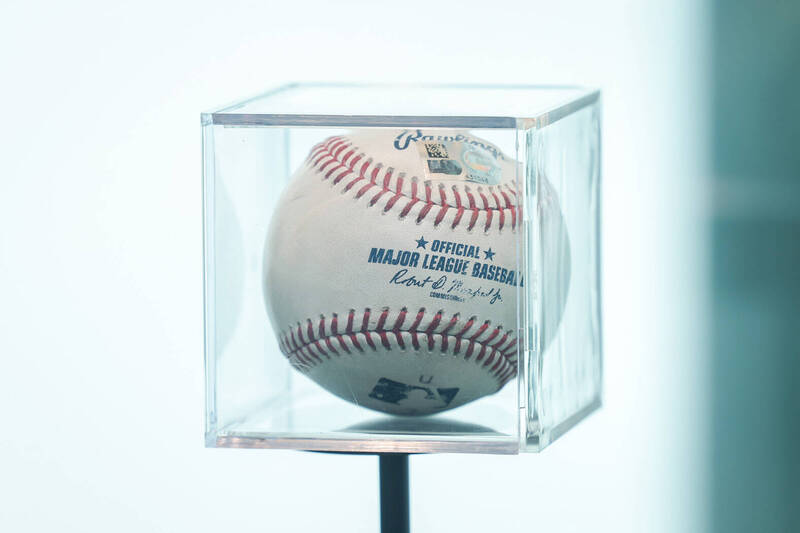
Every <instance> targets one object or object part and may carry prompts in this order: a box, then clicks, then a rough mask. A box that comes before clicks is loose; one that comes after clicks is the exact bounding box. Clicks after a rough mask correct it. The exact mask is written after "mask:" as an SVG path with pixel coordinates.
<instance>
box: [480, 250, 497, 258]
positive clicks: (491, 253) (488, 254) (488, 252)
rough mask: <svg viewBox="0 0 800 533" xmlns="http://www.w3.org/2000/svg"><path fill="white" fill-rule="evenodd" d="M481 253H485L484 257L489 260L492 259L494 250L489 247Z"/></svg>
mask: <svg viewBox="0 0 800 533" xmlns="http://www.w3.org/2000/svg"><path fill="white" fill-rule="evenodd" d="M483 253H484V254H486V257H484V259H489V260H490V261H494V254H495V253H496V252H493V251H492V249H491V248H489V249H488V250H484V251H483Z"/></svg>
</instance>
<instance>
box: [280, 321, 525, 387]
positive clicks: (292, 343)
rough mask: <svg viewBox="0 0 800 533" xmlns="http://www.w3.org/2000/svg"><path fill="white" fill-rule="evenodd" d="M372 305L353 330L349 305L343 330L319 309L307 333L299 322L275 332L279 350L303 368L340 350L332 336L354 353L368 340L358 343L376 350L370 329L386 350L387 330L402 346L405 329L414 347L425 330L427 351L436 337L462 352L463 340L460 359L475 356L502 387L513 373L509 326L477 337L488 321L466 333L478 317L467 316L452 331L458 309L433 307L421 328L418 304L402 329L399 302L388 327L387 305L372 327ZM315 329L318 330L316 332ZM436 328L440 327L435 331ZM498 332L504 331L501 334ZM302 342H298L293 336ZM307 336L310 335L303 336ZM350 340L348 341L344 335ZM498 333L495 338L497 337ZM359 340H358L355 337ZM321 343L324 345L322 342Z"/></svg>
mask: <svg viewBox="0 0 800 533" xmlns="http://www.w3.org/2000/svg"><path fill="white" fill-rule="evenodd" d="M372 315H373V314H372V311H371V310H370V309H369V308H367V309H364V311H363V316H362V317H361V320H360V322H361V324H360V328H359V329H358V330H357V331H356V330H355V329H354V326H355V321H356V319H357V313H356V311H355V310H354V309H351V310H350V311H349V312H348V313H347V326H346V330H345V334H340V333H339V325H338V316H337V314H336V313H333V314H332V315H331V319H330V328H326V318H325V316H324V315H320V318H319V322H318V323H317V324H316V328H315V327H314V326H315V324H314V322H313V321H312V320H311V319H307V320H306V328H305V330H306V332H305V333H306V336H304V335H303V329H304V328H303V327H302V324H301V323H298V324H297V326H293V327H291V328H289V329H288V332H281V333H279V335H278V338H279V342H278V344H279V346H280V348H281V351H282V352H283V353H284V354H285V355H286V357H287V358H288V359H289V361H290V363H291V364H292V365H293V366H295V367H296V368H298V369H299V370H302V371H307V370H309V369H310V368H313V367H314V366H316V365H318V364H320V363H322V362H323V357H324V358H325V359H326V360H328V359H332V356H339V355H341V354H340V350H337V349H336V347H334V344H333V342H334V341H338V343H339V347H340V349H341V352H346V353H347V354H352V353H353V352H352V350H351V349H350V348H351V347H352V348H354V349H355V350H357V351H359V352H362V353H363V352H364V351H365V347H366V346H362V344H361V342H364V343H365V344H366V345H367V346H369V348H371V349H372V350H373V351H376V350H377V348H378V347H377V344H376V342H375V341H374V340H373V338H372V335H373V334H375V335H377V336H378V337H379V340H380V343H381V345H382V346H383V348H385V349H386V350H391V341H390V339H389V335H390V334H392V335H394V337H395V339H396V341H397V344H398V345H399V346H400V349H401V350H405V349H406V343H405V340H404V338H403V337H404V335H408V336H410V337H411V344H412V346H413V348H414V349H415V350H420V348H421V344H420V339H419V337H420V335H424V337H425V344H426V347H427V349H428V350H429V351H434V349H435V348H436V343H437V342H439V343H440V350H441V352H442V353H446V352H447V351H448V349H449V348H450V343H451V342H452V344H453V347H452V352H453V355H461V352H462V346H463V343H464V342H467V348H466V351H465V352H464V354H463V359H464V360H469V359H473V358H474V360H475V362H476V363H478V362H480V364H481V367H483V368H487V369H488V371H489V373H490V374H491V375H492V376H494V377H495V378H496V379H497V381H498V383H499V385H500V387H502V386H503V385H505V383H507V382H508V381H509V380H510V379H511V378H512V377H513V376H514V375H516V368H517V362H516V349H517V339H515V338H511V340H510V342H508V344H507V345H506V346H505V347H504V348H503V345H504V344H505V343H506V342H507V341H508V339H509V336H510V334H511V330H508V331H504V330H503V328H502V327H500V326H496V327H495V328H494V329H493V330H492V331H491V332H490V333H489V334H488V336H487V337H486V338H485V339H481V338H480V337H482V336H483V335H484V334H485V333H486V332H487V330H488V329H489V327H490V324H491V321H489V320H486V321H484V322H483V324H481V326H480V327H479V328H478V329H477V330H476V331H475V332H474V333H473V334H472V335H470V336H469V338H467V339H465V338H464V336H465V335H466V334H467V333H468V332H470V331H471V330H472V328H473V325H474V324H475V323H476V321H477V317H475V316H472V317H470V318H469V319H468V320H467V321H466V323H465V324H464V326H463V327H462V328H461V329H460V330H459V331H457V332H456V333H451V331H454V330H455V329H456V327H457V326H458V324H459V321H460V315H459V314H458V313H456V314H454V315H452V316H451V317H449V318H448V319H445V317H444V313H443V311H441V310H439V311H436V313H434V315H433V317H432V318H431V319H430V322H429V323H428V324H427V325H426V326H425V329H424V331H419V330H418V328H419V326H420V324H421V323H422V321H423V320H424V319H425V315H426V311H425V308H421V309H420V310H419V311H417V313H416V317H415V319H414V322H413V323H412V324H411V325H410V326H409V327H408V329H406V330H404V329H402V327H403V324H404V323H405V322H406V317H407V316H408V309H407V308H405V307H403V308H402V309H400V311H399V312H398V313H397V318H396V319H394V324H393V325H392V326H391V329H388V328H387V323H389V321H390V320H391V316H392V313H391V311H390V309H389V308H388V307H387V308H383V309H382V310H381V312H380V315H379V316H378V320H377V323H376V324H375V327H374V328H371V327H370V318H371V317H372ZM315 329H316V333H315ZM437 330H438V331H437ZM501 333H502V335H501ZM295 334H297V337H299V338H300V342H299V343H298V342H297V337H296V336H295ZM306 337H308V338H306ZM345 337H347V339H348V340H349V341H350V346H348V342H347V340H346V339H345ZM498 338H499V340H498ZM359 340H361V342H359ZM323 344H324V346H323Z"/></svg>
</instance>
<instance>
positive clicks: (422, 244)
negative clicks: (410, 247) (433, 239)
mask: <svg viewBox="0 0 800 533" xmlns="http://www.w3.org/2000/svg"><path fill="white" fill-rule="evenodd" d="M427 244H428V241H426V240H425V236H424V235H423V236H422V237H420V238H419V239H417V248H422V249H423V250H427V248H425V246H426V245H427Z"/></svg>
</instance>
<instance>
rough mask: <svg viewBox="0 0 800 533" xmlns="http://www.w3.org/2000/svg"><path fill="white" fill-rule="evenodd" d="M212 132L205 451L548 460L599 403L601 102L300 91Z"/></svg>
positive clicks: (301, 87) (508, 91)
mask: <svg viewBox="0 0 800 533" xmlns="http://www.w3.org/2000/svg"><path fill="white" fill-rule="evenodd" d="M201 122H202V130H203V207H204V211H203V212H204V217H203V219H204V220H203V232H204V233H203V235H204V274H205V276H204V284H205V286H204V294H205V299H204V303H205V364H206V428H205V431H206V445H207V446H209V447H242V448H252V447H258V448H295V449H304V450H321V451H351V452H406V453H419V452H473V453H518V452H520V451H538V450H541V449H542V448H544V447H545V446H547V445H548V444H549V443H550V442H552V441H553V440H554V439H556V438H557V437H559V436H560V435H562V434H563V433H564V432H565V431H567V430H568V429H569V428H571V427H572V426H574V425H575V424H576V423H577V422H578V421H580V420H581V419H582V418H584V417H585V416H587V415H588V414H589V413H591V412H592V411H593V410H595V409H597V408H598V407H599V406H600V401H601V386H602V343H601V316H600V309H601V306H600V271H599V269H600V242H599V235H600V231H599V224H600V127H601V126H600V123H601V117H600V95H599V92H598V91H595V90H586V89H583V88H576V87H548V86H412V85H408V86H403V85H347V84H295V85H289V86H285V87H281V88H278V89H276V90H273V91H271V92H268V93H266V94H263V95H260V96H257V97H255V98H251V99H248V100H245V101H242V102H240V103H237V104H234V105H231V106H228V107H224V108H222V109H219V110H216V111H213V112H209V113H203V114H202V115H201ZM390 141H391V142H390ZM392 146H393V147H392ZM409 146H410V147H411V149H412V150H406V152H405V153H404V154H402V156H403V157H411V158H414V161H415V162H414V164H413V165H411V166H406V167H403V163H395V164H394V165H393V166H391V165H389V164H388V163H387V164H383V163H378V162H377V160H378V159H380V158H381V155H380V154H379V153H382V154H383V155H385V157H386V158H387V161H389V162H391V161H392V157H395V156H396V155H398V154H399V152H397V151H398V150H400V149H403V148H408V147H409ZM417 149H418V150H417ZM398 157H399V156H398ZM417 159H419V160H420V165H421V166H414V165H416V164H417V163H416V160H417ZM398 161H399V160H398ZM403 161H406V160H405V159H404V160H403ZM408 161H410V159H409V160H408ZM458 173H460V174H459V175H460V176H464V177H463V179H464V180H466V181H464V182H463V184H461V183H459V184H456V185H452V186H451V182H450V181H447V179H451V178H452V179H455V178H453V176H452V175H454V174H458ZM448 174H451V175H448ZM293 176H294V177H293ZM445 178H446V179H445ZM459 179H462V178H459ZM303 180H310V181H303ZM313 180H316V181H313ZM326 180H327V181H326ZM323 183H324V184H325V187H327V189H325V188H322V184H323ZM307 184H310V185H307ZM443 184H446V186H445V185H443ZM462 185H463V186H462ZM304 187H305V189H304ZM310 188H314V191H317V192H308V190H307V189H310ZM325 191H327V192H325ZM459 191H460V193H459ZM315 195H317V196H315ZM326 195H328V196H326ZM315 202H316V203H315ZM287 206H292V208H291V209H289V208H288V207H287ZM362 213H364V215H363V216H364V217H366V216H369V217H371V218H368V219H367V218H358V217H361V216H362ZM367 213H370V214H369V215H367ZM310 225H314V227H315V229H314V230H313V231H312V230H309V229H308V227H309V226H310ZM400 227H402V228H403V229H402V230H398V231H402V232H405V233H404V234H402V235H401V236H400V237H398V238H395V237H396V235H394V232H395V228H400ZM456 230H458V231H459V232H460V233H456ZM412 234H413V239H412V238H411V236H412ZM364 235H368V236H369V237H368V238H366V240H369V241H370V242H367V243H365V242H364V241H365V238H364V237H363V236H364ZM417 235H419V239H421V241H420V240H418V237H417ZM393 239H394V240H393ZM501 239H502V242H501ZM411 240H413V241H414V242H410V241H411ZM276 243H277V244H276ZM386 243H388V244H386ZM447 243H450V244H447ZM470 243H477V244H478V246H476V249H475V250H471V248H470ZM365 246H366V248H365ZM392 246H394V252H393V253H394V254H395V255H394V256H392V255H391V253H392ZM401 247H406V248H407V250H406V249H405V248H404V249H400V248H401ZM420 247H421V249H420ZM433 248H435V251H436V252H437V253H438V255H439V257H438V258H437V256H436V254H434V253H433V251H434V250H432V249H433ZM492 248H495V250H494V251H493V250H492ZM404 250H405V251H404ZM414 250H418V253H417V256H413V253H414ZM426 252H430V253H426ZM501 252H502V253H501ZM496 254H500V255H497V257H495V255H496ZM429 255H430V256H431V257H428V256H429ZM414 257H417V259H414ZM409 258H411V259H409ZM437 260H438V262H437ZM445 260H447V261H445ZM409 261H411V263H410V265H409ZM415 261H418V262H415ZM423 261H424V262H426V265H425V266H426V267H427V268H428V269H429V270H431V271H432V272H433V274H434V277H433V278H429V279H431V280H434V281H431V284H430V285H428V286H425V287H422V288H421V289H420V288H419V287H412V288H410V287H409V286H408V285H404V286H402V287H400V288H401V289H402V290H403V291H404V292H402V293H399V292H398V293H397V294H402V298H405V300H402V301H403V302H404V305H403V306H402V308H401V307H400V306H399V305H389V304H387V305H386V306H385V307H384V306H382V300H381V299H382V298H384V297H386V298H387V302H388V301H389V300H392V298H394V295H395V292H396V291H395V289H396V288H395V287H394V285H392V283H393V282H394V283H395V284H398V283H397V282H398V280H399V281H401V282H403V281H405V280H406V279H407V277H408V276H409V275H410V274H409V273H408V272H409V270H410V271H411V273H412V274H416V275H417V276H418V277H417V282H419V281H420V280H422V279H423V275H426V272H422V271H420V272H417V271H415V270H414V269H413V268H410V267H418V269H421V268H422V263H423ZM459 261H461V262H459ZM501 262H502V263H503V264H504V266H505V267H508V268H501V267H500V266H499V263H501ZM445 263H447V268H448V270H447V273H446V274H445V273H442V272H436V268H439V270H440V271H442V270H443V269H444V268H445ZM404 265H405V266H406V267H409V268H405V269H404V271H405V274H404V275H405V276H406V278H397V277H396V274H397V270H398V267H402V266H404ZM453 265H456V266H455V267H454V266H453ZM462 267H463V268H462ZM489 267H491V268H489ZM459 268H461V270H458V269H459ZM487 268H489V269H488V270H487ZM453 269H456V270H453ZM501 270H502V274H501V273H500V272H501ZM487 272H488V275H487ZM512 272H513V273H514V275H515V276H516V278H515V279H512V278H513V277H514V276H512ZM393 273H394V274H393ZM455 274H463V276H461V277H458V276H456V275H455ZM437 276H441V277H437ZM447 276H449V278H450V279H447V281H448V282H449V284H448V286H444V285H443V283H440V286H439V287H438V288H437V287H434V290H430V289H431V285H432V284H433V283H435V280H441V279H443V278H446V277H447ZM456 278H457V279H456ZM454 283H457V284H458V286H457V287H456V286H455V285H453V284H454ZM387 284H388V285H387ZM465 284H466V285H465ZM423 285H424V284H423ZM334 286H335V289H332V288H329V287H334ZM389 286H391V287H390V288H387V287H389ZM448 287H449V288H450V289H452V288H453V287H456V288H457V290H456V292H452V293H448V292H447V290H448ZM412 289H413V290H412ZM397 290H399V289H397ZM458 290H460V291H461V292H460V293H459V292H458ZM391 291H395V292H391ZM501 291H502V292H501ZM500 294H502V299H501V300H502V302H503V303H502V305H503V306H504V307H503V308H502V309H503V310H504V311H503V312H504V313H505V315H504V316H505V322H506V324H503V325H502V326H500V325H498V320H496V318H497V317H493V316H488V317H484V316H478V315H482V313H483V312H484V311H486V313H488V314H490V315H491V313H493V312H494V309H497V307H492V306H491V305H490V304H495V303H496V301H492V295H495V298H496V297H497V296H499V295H500ZM345 300H347V301H345ZM351 300H352V301H351ZM477 301H480V303H476V304H474V305H476V306H478V307H477V308H478V309H479V311H480V312H477V311H476V312H474V313H473V311H474V309H470V308H469V305H472V304H471V303H470V302H477ZM323 302H324V303H323ZM353 302H357V303H355V304H354V303H353ZM365 302H366V304H365ZM392 302H394V300H392ZM317 304H319V306H318V305H317ZM367 304H369V305H367ZM406 304H407V305H406ZM302 306H307V307H308V313H306V315H303V317H306V316H307V317H308V320H307V321H306V320H305V318H302V319H300V318H297V317H295V316H294V315H292V313H294V312H295V309H297V308H300V307H302ZM460 306H464V307H460ZM320 309H324V311H320ZM487 310H488V311H487ZM336 311H340V312H338V313H337V312H336ZM370 312H371V314H370ZM390 313H394V314H392V315H391V317H390V318H389V319H388V320H387V317H389V316H390ZM397 313H399V314H397ZM486 313H483V314H486ZM286 317H288V318H286ZM337 317H338V325H337V323H336V320H337ZM414 317H416V318H414ZM295 318H297V320H295ZM484 318H487V319H486V321H485V322H483V320H484ZM287 324H288V325H287ZM283 326H286V328H288V329H282V328H283ZM495 326H497V330H494V329H493V328H494V327H495ZM337 328H338V329H337ZM370 332H371V333H370ZM295 333H296V335H295ZM391 348H393V349H391ZM398 348H399V349H398ZM466 360H469V362H468V363H465V361H466ZM428 361H431V363H430V364H435V365H437V366H436V374H437V376H438V377H437V380H438V379H439V377H442V378H443V379H445V381H447V379H451V380H455V379H459V380H462V381H461V382H459V383H457V386H453V385H452V382H448V383H451V385H450V386H445V385H440V386H438V387H437V386H434V385H433V384H431V380H432V379H433V376H432V375H428V374H432V373H433V371H432V370H430V369H429V368H422V366H420V367H419V368H417V367H416V366H415V365H422V364H423V363H424V364H429V363H428ZM393 365H394V366H393ZM372 368H377V370H375V372H378V373H377V374H374V373H370V372H372ZM397 368H401V369H402V370H401V371H400V373H399V374H392V375H391V376H390V377H392V379H388V378H386V377H383V374H382V373H385V374H386V375H390V374H391V372H393V371H395V370H396V369H397ZM362 369H367V370H364V374H362V373H361V372H362ZM392 369H394V370H392ZM406 370H408V372H407V373H404V372H406ZM426 372H427V373H428V374H426ZM473 372H474V373H475V374H472V373H473ZM484 373H485V374H486V375H489V374H491V375H492V376H493V378H492V379H494V380H495V381H492V382H491V383H492V384H491V385H486V384H485V383H489V381H485V383H484V381H482V380H484V377H483V376H484ZM416 374H420V375H419V379H418V380H417V378H416V377H414V378H413V379H414V381H415V382H414V383H411V382H410V381H411V380H409V379H407V377H402V378H398V377H396V376H397V375H401V376H409V375H413V376H416ZM448 374H451V375H448ZM479 374H480V375H479ZM331 376H333V377H331ZM376 376H381V377H380V378H379V379H378V380H377V381H375V377H376ZM486 379H488V378H486ZM365 380H372V381H370V382H369V383H367V384H366V385H363V387H362V388H363V391H361V389H358V387H361V386H362V383H361V382H362V381H365ZM437 383H439V381H437ZM442 383H444V381H443V382H442ZM364 387H366V388H364ZM487 387H491V390H488V389H487ZM498 387H499V390H495V389H496V388H498ZM472 389H474V391H473V392H474V393H471V392H470V391H471V390H472ZM331 391H333V392H331ZM347 391H352V397H348V392H347ZM459 391H460V394H459ZM367 392H368V393H367ZM470 394H472V396H470ZM465 400H471V401H466V403H463V405H459V406H458V407H455V408H449V407H453V406H454V405H458V404H459V403H460V402H462V401H465ZM415 402H416V403H415ZM420 405H426V406H427V405H435V406H436V407H435V409H433V410H432V411H430V412H429V411H428V410H426V409H418V408H417V407H418V406H420ZM403 406H405V407H403ZM384 407H386V409H384ZM398 413H399V414H398Z"/></svg>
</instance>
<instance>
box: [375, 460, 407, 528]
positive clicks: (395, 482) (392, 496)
mask: <svg viewBox="0 0 800 533" xmlns="http://www.w3.org/2000/svg"><path fill="white" fill-rule="evenodd" d="M378 457H379V459H378V460H379V464H380V479H381V481H380V484H381V533H409V528H410V525H409V510H408V509H409V507H408V454H405V453H382V454H380V455H379V456H378Z"/></svg>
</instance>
